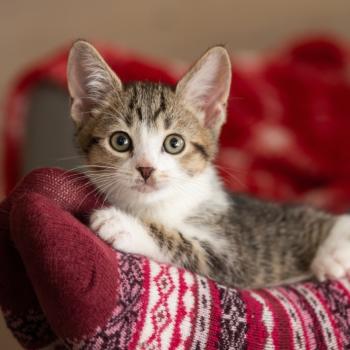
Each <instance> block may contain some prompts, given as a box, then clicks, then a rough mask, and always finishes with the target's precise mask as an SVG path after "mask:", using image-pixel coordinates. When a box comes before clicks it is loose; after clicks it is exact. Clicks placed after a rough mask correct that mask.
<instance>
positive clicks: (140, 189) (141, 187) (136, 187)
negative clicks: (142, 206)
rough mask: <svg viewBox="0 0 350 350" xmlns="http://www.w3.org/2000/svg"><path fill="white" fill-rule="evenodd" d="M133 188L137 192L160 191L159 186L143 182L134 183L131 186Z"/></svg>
mask: <svg viewBox="0 0 350 350" xmlns="http://www.w3.org/2000/svg"><path fill="white" fill-rule="evenodd" d="M131 189H132V190H133V191H135V192H137V193H144V194H146V193H155V192H157V191H159V188H157V187H156V186H154V185H147V184H142V185H134V186H132V187H131Z"/></svg>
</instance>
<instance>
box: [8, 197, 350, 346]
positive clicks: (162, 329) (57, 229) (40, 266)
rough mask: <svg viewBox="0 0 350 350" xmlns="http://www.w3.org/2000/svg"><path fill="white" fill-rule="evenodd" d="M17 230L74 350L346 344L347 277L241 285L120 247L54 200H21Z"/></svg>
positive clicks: (52, 316) (50, 313) (33, 276)
mask: <svg viewBox="0 0 350 350" xmlns="http://www.w3.org/2000/svg"><path fill="white" fill-rule="evenodd" d="M11 219H12V221H11V226H12V230H11V231H12V235H13V239H14V242H15V245H16V247H17V249H18V250H19V253H20V255H21V257H22V259H23V262H24V265H25V266H26V269H27V272H28V276H29V278H30V280H31V282H32V284H33V286H34V289H35V292H36V295H37V296H38V299H39V301H40V304H41V305H42V307H43V310H44V312H45V314H46V315H47V318H48V320H49V321H50V324H51V325H52V328H53V329H54V330H55V333H56V334H57V335H59V336H60V337H61V338H62V339H64V341H65V343H66V345H67V346H68V347H70V348H74V349H103V350H108V349H136V348H137V349H155V350H156V349H175V348H176V349H177V348H179V349H246V348H248V349H286V348H288V349H345V348H349V346H350V337H349V334H350V293H349V291H350V285H349V282H348V281H347V280H343V281H339V282H328V283H323V284H315V283H304V284H301V285H299V286H294V287H288V288H273V289H262V290H256V291H238V290H236V289H233V288H227V287H223V286H221V285H218V284H216V283H214V282H212V281H210V280H208V279H206V278H204V277H200V276H198V275H194V274H192V273H189V272H187V271H185V270H182V269H178V268H175V267H172V266H167V265H162V264H157V263H155V262H152V261H150V260H148V259H145V258H143V257H138V256H132V255H125V254H122V253H118V252H114V251H112V250H111V249H110V248H109V247H108V246H107V245H106V244H105V243H103V242H101V241H100V240H99V239H98V238H97V237H96V236H94V235H93V233H92V232H90V231H89V229H88V228H87V227H86V226H84V225H82V224H81V223H80V222H78V221H77V220H75V218H74V217H73V216H72V215H71V214H70V213H68V212H66V211H63V210H62V208H60V207H58V206H57V205H56V204H55V203H53V202H52V201H50V200H49V199H48V198H46V197H43V196H41V195H38V194H28V195H26V196H25V197H23V198H22V201H20V202H18V203H17V204H16V207H15V208H14V210H13V212H12V217H11Z"/></svg>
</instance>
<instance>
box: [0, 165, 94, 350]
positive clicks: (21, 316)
mask: <svg viewBox="0 0 350 350" xmlns="http://www.w3.org/2000/svg"><path fill="white" fill-rule="evenodd" d="M75 175H76V174H75ZM66 184H68V185H70V188H69V189H67V185H66ZM64 189H66V193H65V191H64ZM29 191H37V192H39V193H42V194H44V195H45V196H48V197H50V198H53V199H52V200H53V201H54V202H56V203H59V204H60V205H61V206H62V207H63V208H65V209H67V210H70V209H72V210H73V207H74V208H77V210H78V211H79V213H81V215H83V213H84V212H85V211H87V210H90V208H91V207H92V206H93V205H96V204H98V199H97V198H96V197H95V196H94V195H90V196H87V194H89V193H90V192H91V186H90V187H89V186H87V185H86V181H85V180H84V181H81V179H80V178H77V175H76V176H72V174H67V173H66V172H65V171H63V170H59V169H41V170H36V171H34V172H32V173H31V174H30V175H29V176H27V177H26V178H25V179H24V180H23V181H22V182H21V183H20V184H19V185H18V186H17V187H16V189H15V190H14V191H13V192H12V193H11V195H10V196H9V198H8V199H6V200H5V201H3V202H2V203H1V204H0V307H1V310H2V313H3V316H4V319H5V322H6V324H7V326H8V328H9V329H10V331H11V332H12V333H13V335H14V337H15V338H16V339H17V340H18V342H19V343H20V344H21V345H22V346H23V347H24V348H26V349H40V348H47V347H50V349H53V348H55V349H59V348H61V347H60V346H59V343H60V342H59V341H57V336H56V334H55V333H54V332H53V331H52V329H51V326H50V325H49V324H48V322H47V319H46V316H45V315H44V313H43V311H42V309H41V306H40V304H39V302H38V299H37V296H36V294H35V291H34V290H33V287H32V285H31V283H30V281H29V279H28V277H27V272H26V269H25V266H24V265H23V262H22V260H21V258H20V256H19V255H18V252H17V250H16V247H15V246H14V243H13V242H12V240H11V238H10V215H11V212H12V208H13V206H14V203H17V202H20V201H21V200H22V197H23V196H24V195H25V194H26V193H28V192H29ZM62 191H63V192H62ZM67 192H68V193H69V196H67ZM84 197H86V200H83V199H84ZM78 204H79V206H78ZM80 204H81V205H80ZM88 208H89V209H88ZM14 222H16V218H15V219H14Z"/></svg>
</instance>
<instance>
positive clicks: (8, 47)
mask: <svg viewBox="0 0 350 350" xmlns="http://www.w3.org/2000/svg"><path fill="white" fill-rule="evenodd" d="M314 33H317V34H319V33H326V34H330V35H334V36H335V37H337V38H338V39H340V40H343V41H345V42H346V41H347V42H350V2H349V0H332V1H330V0H318V1H315V0H294V1H286V0H265V1H261V0H245V1H242V0H241V1H235V0H217V1H213V0H186V1H185V0H176V1H165V0H147V1H135V0H128V1H117V0H110V1H106V0H102V1H98V2H97V1H95V2H88V1H82V0H75V1H68V0H60V1H44V0H36V1H35V2H33V1H20V0H11V1H4V0H0V53H1V54H0V99H1V105H0V106H1V111H0V115H1V116H2V115H4V110H3V108H4V101H5V97H6V96H7V93H8V91H9V88H10V86H11V85H12V84H13V83H14V81H15V77H16V76H18V74H20V73H21V72H23V71H24V70H25V69H26V68H27V67H29V66H30V65H31V64H32V63H33V62H35V61H36V60H38V59H42V58H43V57H45V56H46V55H49V54H52V53H53V52H55V50H57V49H59V48H61V47H64V46H66V45H68V44H69V43H70V42H71V41H72V40H75V39H77V38H86V39H90V40H96V41H99V42H103V43H108V44H111V45H115V46H116V47H119V48H125V49H127V50H132V52H135V53H137V54H140V55H143V56H146V57H149V58H151V59H155V60H158V61H171V62H190V61H192V60H193V59H195V58H197V57H198V56H199V55H200V54H201V53H202V52H203V51H204V50H205V49H206V48H208V47H209V46H211V45H213V44H218V43H219V44H225V45H226V46H227V48H228V49H229V50H230V51H231V53H234V54H235V53H236V54H239V53H241V52H257V51H258V52H269V50H275V49H277V48H279V47H283V46H284V45H286V44H287V43H288V42H289V41H290V40H293V39H295V38H298V37H301V36H303V35H306V34H314ZM2 121H3V120H2V119H0V122H1V124H2ZM0 131H1V126H0ZM0 156H1V157H2V148H1V142H0ZM1 164H3V163H2V162H1ZM0 170H1V176H3V171H4V169H0ZM2 183H3V181H2V179H0V184H2ZM1 193H3V189H1ZM0 349H6V350H7V349H9V350H11V349H19V347H18V345H17V344H16V342H15V341H14V340H13V339H12V338H11V336H10V335H9V333H8V331H7V330H6V328H5V326H4V324H3V321H2V319H1V322H0Z"/></svg>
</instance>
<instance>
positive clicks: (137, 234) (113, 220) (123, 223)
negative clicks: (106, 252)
mask: <svg viewBox="0 0 350 350" xmlns="http://www.w3.org/2000/svg"><path fill="white" fill-rule="evenodd" d="M90 227H91V229H92V230H93V231H95V232H96V234H97V235H98V236H99V237H101V238H102V239H103V240H104V241H106V242H108V243H109V244H110V245H111V246H112V247H113V248H114V249H117V250H120V251H122V252H124V253H132V254H141V255H145V256H148V257H149V258H157V257H158V256H159V257H160V256H161V254H160V252H159V248H158V246H157V245H156V244H155V242H154V241H153V239H152V238H151V237H150V235H149V234H148V232H147V230H146V229H145V227H144V226H143V225H142V224H141V222H140V221H139V220H138V219H137V218H135V217H133V216H131V215H129V214H127V213H125V212H123V211H121V210H119V209H116V208H114V207H111V208H106V209H100V210H96V211H95V212H94V213H93V214H92V216H91V219H90Z"/></svg>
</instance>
